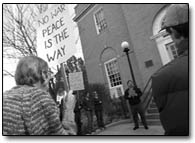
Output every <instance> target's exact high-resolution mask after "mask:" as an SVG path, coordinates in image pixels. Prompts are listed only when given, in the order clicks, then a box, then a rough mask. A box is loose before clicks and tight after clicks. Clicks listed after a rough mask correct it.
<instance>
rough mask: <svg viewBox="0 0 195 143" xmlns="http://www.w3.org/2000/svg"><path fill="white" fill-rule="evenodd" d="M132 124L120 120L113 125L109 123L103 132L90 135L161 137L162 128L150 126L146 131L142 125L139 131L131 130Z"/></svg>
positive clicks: (98, 131)
mask: <svg viewBox="0 0 195 143" xmlns="http://www.w3.org/2000/svg"><path fill="white" fill-rule="evenodd" d="M133 127H134V124H133V123H130V122H129V120H121V121H118V122H115V123H111V124H109V125H107V126H106V129H105V130H102V131H100V130H97V131H96V132H95V133H94V134H92V135H163V134H164V130H163V128H162V126H159V125H151V126H149V129H148V130H146V129H145V128H144V127H143V126H142V125H140V127H139V129H137V130H133Z"/></svg>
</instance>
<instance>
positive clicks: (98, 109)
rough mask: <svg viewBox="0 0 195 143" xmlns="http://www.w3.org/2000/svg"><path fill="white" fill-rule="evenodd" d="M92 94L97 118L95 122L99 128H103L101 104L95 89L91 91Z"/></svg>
mask: <svg viewBox="0 0 195 143" xmlns="http://www.w3.org/2000/svg"><path fill="white" fill-rule="evenodd" d="M93 94H94V100H93V102H94V110H95V115H96V118H97V124H98V127H99V128H100V129H105V126H104V119H103V106H102V101H101V100H100V98H99V96H98V94H97V92H96V91H94V92H93Z"/></svg>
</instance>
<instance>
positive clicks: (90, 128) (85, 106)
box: [83, 93, 93, 134]
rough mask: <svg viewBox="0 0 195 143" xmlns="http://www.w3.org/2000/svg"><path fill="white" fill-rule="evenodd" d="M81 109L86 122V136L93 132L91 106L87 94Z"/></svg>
mask: <svg viewBox="0 0 195 143" xmlns="http://www.w3.org/2000/svg"><path fill="white" fill-rule="evenodd" d="M83 109H84V110H85V113H86V116H87V120H88V122H87V123H88V125H87V127H88V132H87V133H88V134H91V133H92V131H93V106H92V101H91V99H90V96H89V93H87V94H86V96H85V98H84V100H83Z"/></svg>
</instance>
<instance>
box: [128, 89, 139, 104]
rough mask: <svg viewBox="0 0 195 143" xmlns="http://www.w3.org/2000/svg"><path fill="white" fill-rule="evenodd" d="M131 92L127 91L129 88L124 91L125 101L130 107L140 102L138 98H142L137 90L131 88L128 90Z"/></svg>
mask: <svg viewBox="0 0 195 143" xmlns="http://www.w3.org/2000/svg"><path fill="white" fill-rule="evenodd" d="M130 90H132V91H129V88H128V89H126V90H125V96H124V97H125V99H127V100H129V104H130V105H137V104H139V103H140V102H141V100H140V97H141V96H142V92H141V90H140V89H139V88H136V87H133V88H132V89H130Z"/></svg>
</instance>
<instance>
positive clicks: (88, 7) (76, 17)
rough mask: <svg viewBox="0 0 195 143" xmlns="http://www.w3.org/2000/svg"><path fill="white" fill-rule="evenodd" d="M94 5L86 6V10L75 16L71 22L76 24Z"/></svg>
mask: <svg viewBox="0 0 195 143" xmlns="http://www.w3.org/2000/svg"><path fill="white" fill-rule="evenodd" d="M95 5H96V4H88V6H87V7H86V8H84V9H83V10H82V11H81V12H80V13H79V14H77V15H76V16H75V17H74V18H73V20H74V21H75V22H78V21H79V20H80V19H81V18H82V17H83V16H84V15H85V14H86V13H87V12H88V11H89V10H90V9H91V8H93V7H94V6H95Z"/></svg>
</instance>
